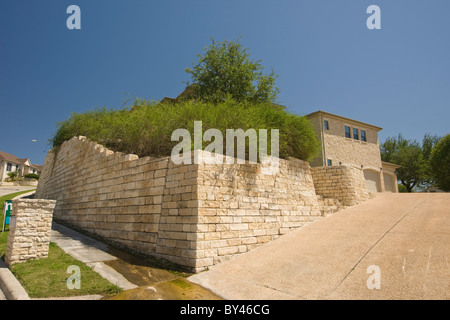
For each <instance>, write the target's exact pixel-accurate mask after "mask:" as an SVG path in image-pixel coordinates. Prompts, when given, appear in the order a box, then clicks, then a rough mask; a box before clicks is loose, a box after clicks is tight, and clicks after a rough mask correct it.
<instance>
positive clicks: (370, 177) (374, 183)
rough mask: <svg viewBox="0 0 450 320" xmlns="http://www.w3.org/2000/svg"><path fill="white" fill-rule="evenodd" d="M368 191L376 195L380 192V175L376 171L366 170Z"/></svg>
mask: <svg viewBox="0 0 450 320" xmlns="http://www.w3.org/2000/svg"><path fill="white" fill-rule="evenodd" d="M364 178H365V179H366V187H367V191H369V192H372V193H375V192H378V191H380V175H379V173H378V172H376V171H372V170H364Z"/></svg>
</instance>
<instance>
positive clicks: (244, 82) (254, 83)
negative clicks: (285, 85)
mask: <svg viewBox="0 0 450 320" xmlns="http://www.w3.org/2000/svg"><path fill="white" fill-rule="evenodd" d="M211 40H212V44H211V45H209V47H207V48H206V49H205V51H206V52H205V54H204V55H203V56H202V55H200V54H199V55H197V56H198V58H199V59H198V62H197V63H194V64H193V68H192V69H190V68H186V70H185V71H186V72H187V73H189V74H190V75H191V77H192V81H193V89H194V90H193V91H194V92H193V96H192V97H193V98H196V99H199V100H204V101H209V102H221V101H224V100H225V99H226V98H228V97H231V98H232V99H234V100H236V101H251V102H256V103H258V102H274V101H275V99H276V98H277V96H278V93H279V89H278V88H277V87H275V79H276V78H277V76H276V75H275V73H274V72H273V71H272V72H270V73H268V74H264V73H263V69H264V68H263V66H262V65H261V63H260V61H253V60H250V58H249V57H250V54H249V53H248V52H247V49H246V48H243V47H242V45H241V44H240V41H239V40H236V41H230V42H229V41H226V40H225V41H224V42H216V41H214V39H212V38H211ZM187 84H188V85H189V83H187Z"/></svg>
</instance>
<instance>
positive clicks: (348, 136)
mask: <svg viewBox="0 0 450 320" xmlns="http://www.w3.org/2000/svg"><path fill="white" fill-rule="evenodd" d="M345 137H346V138H351V137H352V136H351V135H350V127H347V126H345Z"/></svg>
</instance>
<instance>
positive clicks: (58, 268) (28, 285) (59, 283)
mask: <svg viewBox="0 0 450 320" xmlns="http://www.w3.org/2000/svg"><path fill="white" fill-rule="evenodd" d="M72 265H76V266H79V267H80V275H81V283H80V284H81V286H80V289H72V290H71V289H69V288H68V286H67V279H68V278H69V277H70V276H71V275H72V273H70V272H69V273H67V268H68V267H69V266H72ZM11 271H12V273H13V274H14V275H15V276H16V278H17V279H18V280H19V282H20V283H21V284H22V286H23V287H24V288H25V290H26V291H27V293H28V295H29V296H30V297H31V298H46V297H70V296H82V295H93V294H99V295H113V294H117V293H119V292H121V291H122V289H121V288H119V287H118V286H116V285H114V284H111V283H110V282H109V281H108V280H106V279H104V278H103V277H101V276H100V275H99V274H98V273H97V272H95V271H93V270H92V269H91V268H90V267H88V266H87V265H85V264H84V263H82V262H80V261H78V260H76V259H74V258H73V257H72V256H70V255H69V254H67V253H65V252H64V251H63V250H62V249H61V248H60V247H58V245H56V243H53V242H50V248H49V255H48V258H43V259H39V260H29V261H27V262H24V263H18V264H14V265H13V266H12V268H11Z"/></svg>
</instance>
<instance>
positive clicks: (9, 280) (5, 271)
mask: <svg viewBox="0 0 450 320" xmlns="http://www.w3.org/2000/svg"><path fill="white" fill-rule="evenodd" d="M0 289H1V290H2V291H3V293H4V294H5V298H6V299H8V300H30V297H29V296H28V293H27V292H26V291H25V289H24V288H23V287H22V285H21V284H20V282H19V281H18V280H17V279H16V277H15V276H14V275H13V274H12V272H11V270H9V268H8V267H7V266H6V263H5V262H4V261H3V260H2V259H0Z"/></svg>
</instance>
